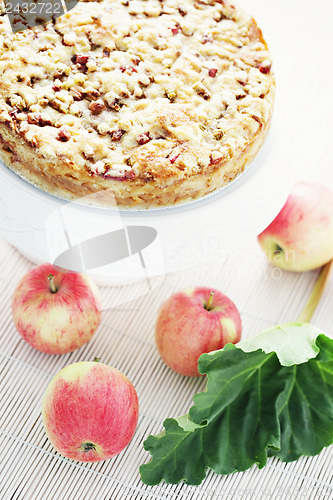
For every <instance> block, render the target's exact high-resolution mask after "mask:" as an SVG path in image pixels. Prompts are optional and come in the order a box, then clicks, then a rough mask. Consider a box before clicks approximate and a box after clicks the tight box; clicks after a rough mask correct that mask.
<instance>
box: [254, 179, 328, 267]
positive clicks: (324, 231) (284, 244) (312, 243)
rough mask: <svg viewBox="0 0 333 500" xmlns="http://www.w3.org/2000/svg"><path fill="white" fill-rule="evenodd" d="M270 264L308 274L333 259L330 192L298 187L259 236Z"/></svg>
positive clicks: (296, 186) (298, 185)
mask: <svg viewBox="0 0 333 500" xmlns="http://www.w3.org/2000/svg"><path fill="white" fill-rule="evenodd" d="M258 241H259V244H260V245H261V247H262V249H263V250H264V252H265V253H266V255H267V257H268V259H269V261H270V262H271V263H272V264H274V265H275V266H277V267H280V268H282V269H286V270H288V271H300V272H301V271H310V270H313V269H316V268H318V267H321V266H323V265H324V264H326V263H327V262H329V261H330V260H331V259H332V258H333V192H332V191H330V190H329V189H327V188H326V187H324V186H321V185H318V184H309V183H300V184H297V185H295V186H294V188H293V189H292V191H291V193H290V195H289V197H288V199H287V201H286V203H285V205H284V207H283V208H282V210H281V211H280V213H279V214H278V215H277V216H276V218H275V219H274V220H273V222H272V223H271V224H270V225H269V226H268V227H267V228H266V229H265V230H264V231H263V232H262V233H261V234H260V235H259V236H258Z"/></svg>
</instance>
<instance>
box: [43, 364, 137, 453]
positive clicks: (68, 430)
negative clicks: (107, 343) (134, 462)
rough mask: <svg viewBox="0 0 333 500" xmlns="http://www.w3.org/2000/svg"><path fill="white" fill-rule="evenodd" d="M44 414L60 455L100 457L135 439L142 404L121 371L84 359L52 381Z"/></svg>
mask: <svg viewBox="0 0 333 500" xmlns="http://www.w3.org/2000/svg"><path fill="white" fill-rule="evenodd" d="M42 415H43V423H44V427H45V431H46V434H47V436H48V438H49V439H50V441H51V443H52V444H53V446H54V447H55V449H56V450H57V451H58V452H59V453H61V455H64V456H65V457H67V458H72V459H74V460H80V461H83V462H100V461H101V460H107V459H108V458H112V457H114V456H115V455H117V454H118V453H120V452H121V451H122V450H123V449H124V448H125V447H126V446H127V445H128V443H129V442H130V441H131V439H132V437H133V435H134V432H135V429H136V426H137V423H138V417H139V403H138V397H137V394H136V391H135V389H134V387H133V385H132V383H131V382H130V381H129V380H128V378H127V377H126V376H125V375H124V374H123V373H121V372H120V371H119V370H116V369H115V368H112V367H111V366H108V365H105V364H103V363H99V362H94V361H91V362H90V361H83V362H80V363H74V364H72V365H69V366H66V367H65V368H63V369H62V370H60V372H58V373H57V375H56V376H55V377H54V378H53V379H52V380H51V382H50V384H49V386H48V388H47V390H46V392H45V395H44V399H43V406H42Z"/></svg>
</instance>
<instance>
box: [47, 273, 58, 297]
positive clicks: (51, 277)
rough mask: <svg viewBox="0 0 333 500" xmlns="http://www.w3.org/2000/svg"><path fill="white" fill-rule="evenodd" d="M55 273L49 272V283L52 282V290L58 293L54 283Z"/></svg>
mask: <svg viewBox="0 0 333 500" xmlns="http://www.w3.org/2000/svg"><path fill="white" fill-rule="evenodd" d="M53 278H54V276H53V274H49V275H48V277H47V279H48V280H49V283H50V290H51V292H52V293H56V291H57V289H56V286H55V284H54V281H53Z"/></svg>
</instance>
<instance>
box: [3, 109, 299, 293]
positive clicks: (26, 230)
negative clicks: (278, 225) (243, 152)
mask: <svg viewBox="0 0 333 500" xmlns="http://www.w3.org/2000/svg"><path fill="white" fill-rule="evenodd" d="M278 129H279V120H278V119H276V118H275V117H274V119H273V123H272V126H271V130H270V133H269V135H268V137H267V139H266V142H265V144H264V146H263V148H262V149H261V151H260V153H259V155H258V156H257V158H256V159H255V161H254V162H253V164H252V165H250V166H249V167H248V168H247V169H246V171H245V172H244V173H243V174H241V175H240V176H238V178H237V179H235V181H233V182H232V183H231V184H230V185H229V186H227V187H226V188H224V189H222V190H221V191H219V192H218V193H215V194H213V195H210V196H207V197H206V198H204V199H202V200H199V201H195V202H191V203H188V204H185V205H181V206H177V207H171V208H162V209H153V210H140V211H135V210H130V211H124V210H122V211H118V210H117V209H106V208H100V209H97V208H92V207H89V206H84V205H82V204H79V203H73V202H71V203H69V202H66V201H63V200H60V199H58V198H56V197H53V196H51V195H48V194H46V193H44V192H42V191H40V190H38V189H37V188H35V187H33V186H31V185H30V184H29V183H27V182H25V181H24V180H22V179H21V178H20V177H18V176H17V175H16V174H14V173H13V172H11V171H10V170H9V169H8V168H6V167H5V166H4V165H3V164H0V185H1V202H0V237H2V238H4V239H5V240H7V241H8V242H10V243H12V244H13V245H14V246H15V247H17V248H18V249H20V250H21V251H22V252H23V253H24V254H25V255H26V256H28V257H29V258H30V259H31V260H33V261H34V262H45V261H48V262H55V261H56V263H58V264H59V265H61V262H62V260H61V258H60V261H59V256H61V255H64V252H66V251H67V257H68V249H70V248H73V247H76V252H74V253H73V255H72V257H71V259H72V260H69V262H71V263H72V270H76V271H81V270H84V271H86V272H88V273H91V274H92V275H93V276H94V278H95V279H97V281H98V282H100V283H102V284H110V285H113V284H123V283H128V282H129V281H135V280H138V279H141V278H144V277H147V276H148V277H153V276H160V275H163V274H165V273H171V272H176V271H181V270H184V269H188V268H191V267H195V266H200V265H202V264H204V263H208V262H210V261H213V260H216V259H218V258H219V257H220V256H222V255H225V254H227V253H230V252H232V251H234V250H235V249H236V248H238V247H240V246H242V245H244V244H246V242H247V241H249V240H250V239H251V238H254V237H255V236H256V235H257V234H258V233H259V232H260V231H262V230H263V229H264V228H265V227H266V226H267V225H268V224H269V223H270V222H271V221H272V219H273V218H274V217H275V216H276V215H277V213H278V211H279V210H280V209H281V207H282V205H283V203H284V201H285V199H286V196H287V194H288V191H289V189H290V185H289V184H288V182H286V179H287V178H288V176H286V174H285V172H283V166H284V165H283V162H281V154H280V152H279V149H280V147H279V142H278V137H279V130H278ZM142 226H144V227H146V228H151V231H153V232H154V234H155V238H154V239H153V241H150V239H149V238H148V241H146V240H145V241H143V242H142V244H141V243H140V242H139V243H140V244H139V243H137V242H136V241H134V242H133V240H131V238H129V236H131V235H132V233H133V228H138V229H137V231H140V228H142ZM115 232H118V233H117V234H118V236H121V237H122V238H123V239H125V240H126V245H125V246H123V247H121V248H122V249H120V250H119V252H118V254H117V252H116V253H115V255H114V252H113V251H112V252H111V253H112V256H111V259H110V262H109V263H107V258H108V257H107V255H108V254H109V253H110V252H109V249H108V248H107V247H101V244H103V245H104V244H105V243H107V244H108V245H111V246H112V241H114V244H115V245H116V247H117V245H118V247H119V239H118V240H117V238H116V239H115V240H112V238H111V239H110V240H108V241H106V240H105V239H104V240H103V241H102V242H97V243H98V244H97V246H96V245H95V246H94V245H93V246H92V249H90V256H89V259H88V260H89V264H88V265H87V266H86V267H85V262H84V260H85V259H83V260H82V258H81V257H82V256H80V248H79V247H78V245H81V244H82V243H83V242H85V241H95V242H96V241H97V240H96V238H97V237H98V236H99V235H103V234H106V233H115ZM94 238H95V240H94ZM97 239H98V238H97ZM139 239H140V238H139ZM98 245H99V246H98ZM138 245H139V248H138ZM118 247H117V248H118ZM91 252H93V253H94V252H95V253H96V265H95V264H94V256H92V255H91ZM103 252H104V253H106V255H105V256H104V259H103V258H102V259H100V256H101V253H102V254H103ZM81 253H82V252H81ZM57 259H58V260H57ZM66 262H67V264H68V259H67V261H66ZM80 266H81V267H80ZM63 267H65V266H63ZM67 267H68V266H67Z"/></svg>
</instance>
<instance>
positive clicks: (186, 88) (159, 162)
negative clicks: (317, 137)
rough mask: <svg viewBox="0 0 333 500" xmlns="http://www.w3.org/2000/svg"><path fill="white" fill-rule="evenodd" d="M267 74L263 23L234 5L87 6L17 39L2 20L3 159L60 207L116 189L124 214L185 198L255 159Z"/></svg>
mask: <svg viewBox="0 0 333 500" xmlns="http://www.w3.org/2000/svg"><path fill="white" fill-rule="evenodd" d="M180 5H181V7H180ZM271 66H272V62H271V58H270V54H269V52H268V49H267V46H266V43H265V40H264V39H263V36H262V33H261V31H260V29H259V28H258V27H257V25H256V23H255V21H254V20H253V18H251V16H249V15H247V14H245V13H244V12H243V11H242V10H241V9H239V8H236V7H235V6H233V5H231V4H230V3H229V2H228V1H227V0H202V1H193V0H186V1H184V2H182V3H181V4H180V3H179V2H177V1H176V0H164V1H161V2H160V1H159V0H133V1H131V2H128V1H125V0H123V1H120V0H102V1H100V2H98V1H91V2H80V3H79V4H78V5H77V7H75V8H74V9H73V10H72V11H70V12H69V13H67V14H66V15H65V16H62V17H61V18H58V19H57V20H56V21H55V22H51V23H48V24H46V25H45V26H44V27H43V26H39V27H36V28H33V29H31V30H26V31H24V32H21V33H16V34H12V33H11V30H10V26H9V23H8V20H7V18H6V16H4V17H1V18H0V140H1V145H2V150H1V151H0V155H1V157H2V158H3V159H4V161H5V163H6V165H7V166H9V167H10V168H11V169H12V170H14V171H15V172H17V173H18V174H19V175H21V176H22V177H23V178H25V179H26V180H28V181H30V182H32V183H34V184H35V185H37V186H38V187H40V188H41V189H44V190H46V191H48V192H50V193H52V194H55V195H57V196H60V197H63V198H66V199H74V198H77V197H82V196H84V195H86V194H89V193H93V192H98V191H100V190H109V189H112V190H113V191H114V194H115V198H116V200H117V203H118V204H119V205H120V206H121V207H124V208H125V207H137V208H142V207H144V208H151V207H154V206H166V205H173V204H175V203H182V202H187V201H190V200H192V199H196V198H199V197H202V196H205V195H206V194H208V193H210V192H212V191H215V190H217V189H219V188H221V187H222V186H224V185H226V184H227V183H228V182H230V181H231V180H232V179H234V178H235V176H236V175H237V174H238V173H240V172H242V171H243V169H244V168H245V166H246V165H247V164H248V163H249V162H250V161H251V160H252V159H253V157H254V156H255V154H256V153H257V151H258V149H259V148H260V146H261V144H262V142H263V140H264V138H265V135H266V133H267V130H268V128H269V123H270V119H271V115H272V109H273V101H274V91H275V80H274V74H273V71H272V68H271Z"/></svg>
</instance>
